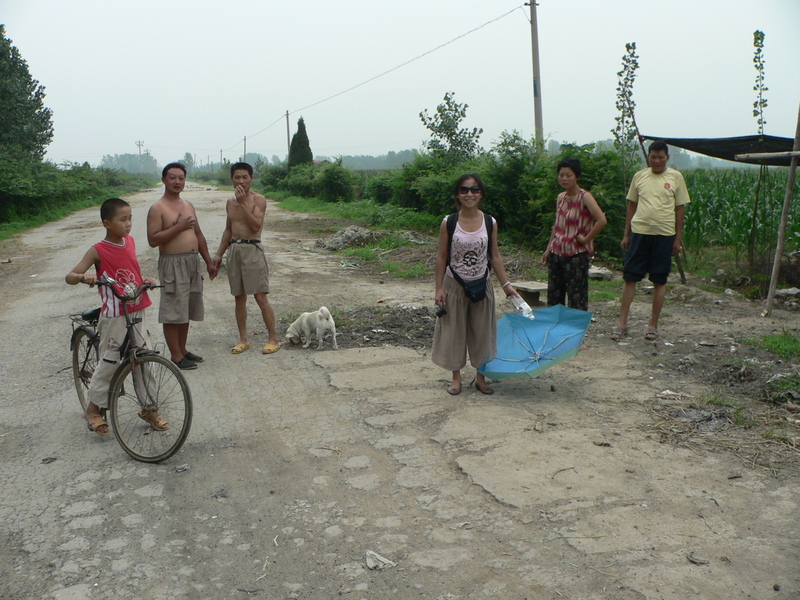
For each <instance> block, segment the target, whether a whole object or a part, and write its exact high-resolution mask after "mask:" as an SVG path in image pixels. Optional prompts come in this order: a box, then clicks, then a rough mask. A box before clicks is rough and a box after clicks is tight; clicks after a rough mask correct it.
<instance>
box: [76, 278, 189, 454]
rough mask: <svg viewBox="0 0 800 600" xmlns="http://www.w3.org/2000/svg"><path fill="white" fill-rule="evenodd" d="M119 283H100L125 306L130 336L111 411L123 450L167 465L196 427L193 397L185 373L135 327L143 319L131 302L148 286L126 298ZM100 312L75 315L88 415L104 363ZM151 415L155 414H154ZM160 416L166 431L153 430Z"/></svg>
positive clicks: (81, 395) (80, 384)
mask: <svg viewBox="0 0 800 600" xmlns="http://www.w3.org/2000/svg"><path fill="white" fill-rule="evenodd" d="M118 283H119V282H117V281H115V280H113V279H108V278H106V279H99V280H98V281H97V285H104V286H106V287H108V288H109V289H110V290H111V292H112V293H113V294H114V296H115V297H116V298H117V299H118V300H119V301H120V304H121V305H122V309H123V314H124V315H125V322H126V329H127V333H126V335H125V339H124V340H122V343H121V344H120V347H119V352H120V359H121V360H120V363H119V365H118V366H117V368H116V370H115V371H114V374H113V375H112V377H111V384H110V386H109V390H108V409H107V410H106V411H105V414H104V417H105V416H106V415H107V416H109V417H110V418H107V419H106V420H107V421H108V422H109V424H110V426H111V429H112V430H113V431H114V437H115V438H117V441H118V442H119V444H120V446H122V449H123V450H124V451H125V452H127V453H128V455H130V456H131V457H133V458H135V459H136V460H140V461H142V462H150V463H155V462H161V461H163V460H166V459H168V458H169V457H171V456H172V455H174V454H175V453H176V452H177V451H178V450H180V448H181V446H183V443H184V442H185V441H186V437H187V436H188V435H189V429H190V428H191V425H192V395H191V392H190V390H189V385H188V384H187V383H186V379H185V378H184V376H183V374H182V373H181V371H180V369H179V368H178V367H177V366H176V365H175V363H173V362H172V361H171V360H169V359H168V358H165V357H164V356H161V355H160V354H159V353H158V351H156V350H150V349H149V348H146V347H145V346H143V345H139V344H138V343H137V342H136V328H135V325H136V324H137V323H140V322H141V319H139V318H137V317H135V316H131V315H130V313H129V312H128V306H127V303H128V302H130V301H133V300H136V299H137V298H138V297H139V296H140V295H141V294H142V292H143V291H144V290H146V289H150V288H152V287H160V286H149V285H147V284H144V285H142V286H140V287H139V288H137V289H136V290H134V291H132V292H130V293H129V294H120V293H119V292H118V291H117V289H116V287H115V286H116V285H117V284H118ZM99 315H100V309H94V310H90V311H85V312H83V313H81V314H80V315H71V316H70V318H71V319H72V323H73V333H72V339H71V347H72V368H73V376H74V379H75V387H76V389H77V392H78V400H79V401H80V403H81V406H82V407H83V409H84V410H86V406H87V404H88V399H87V391H88V389H89V385H90V383H91V379H92V375H93V374H94V371H95V369H96V368H97V364H98V361H99V360H100V350H99V347H98V346H99V343H100V335H99V334H98V333H97V330H96V327H97V323H98V320H99ZM148 413H150V414H149V415H148ZM157 414H160V415H161V417H162V418H163V419H164V420H165V421H166V422H167V423H168V425H169V427H168V429H165V430H160V429H156V428H155V427H153V425H152V423H151V420H152V419H153V418H154V417H153V415H157Z"/></svg>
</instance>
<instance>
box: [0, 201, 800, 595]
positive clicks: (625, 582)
mask: <svg viewBox="0 0 800 600" xmlns="http://www.w3.org/2000/svg"><path fill="white" fill-rule="evenodd" d="M159 196H160V190H151V191H146V192H142V193H140V194H137V195H134V196H132V197H131V198H130V201H131V203H132V205H133V214H134V231H133V235H134V237H135V239H136V241H137V248H138V250H139V254H140V260H141V262H142V265H143V271H144V272H145V274H146V275H155V271H156V268H155V259H156V258H157V254H156V251H155V250H153V249H151V248H149V247H148V246H147V243H146V235H145V231H144V226H145V215H146V211H147V209H148V207H149V206H150V205H151V204H152V203H153V202H154V201H155V200H156V199H157V198H158V197H159ZM185 197H186V198H187V199H189V200H191V201H192V202H193V203H194V204H195V206H196V208H197V211H198V216H199V221H200V223H201V225H202V227H203V230H204V232H205V235H206V237H207V238H208V240H209V243H210V246H211V249H212V251H213V250H215V249H216V245H217V244H218V242H219V238H220V236H221V233H222V230H223V227H224V222H225V215H224V206H225V197H226V194H225V193H224V192H220V191H217V190H215V189H213V188H206V187H203V186H198V185H192V186H188V187H187V190H186V192H185ZM98 212H99V211H98V210H97V209H88V210H85V211H81V212H78V213H75V214H73V215H72V216H70V217H68V218H66V219H64V220H62V221H59V222H57V223H51V224H48V225H46V226H43V227H40V228H38V229H36V230H33V231H30V232H28V233H26V234H24V235H21V236H19V237H18V238H15V239H14V240H9V241H6V242H3V243H0V261H2V260H7V259H9V258H10V259H11V262H10V263H5V262H0V283H2V285H0V306H2V310H0V352H1V354H0V356H2V360H1V361H0V402H1V403H2V408H3V411H2V413H0V414H1V416H0V455H1V456H2V461H1V462H0V477H2V482H3V485H2V488H1V491H0V598H9V599H14V600H17V599H20V600H29V599H30V600H33V599H37V600H39V599H42V598H54V599H59V600H73V599H75V600H77V599H92V600H94V599H101V598H102V599H106V598H108V599H111V598H114V599H117V598H149V599H182V598H187V599H206V598H207V599H213V600H217V599H246V598H247V599H253V598H264V599H270V600H273V599H276V598H302V599H314V600H316V599H319V600H329V599H330V598H338V597H343V598H352V599H354V600H361V599H370V600H375V599H389V598H392V599H397V598H400V599H404V600H405V599H411V598H427V599H437V600H438V599H484V598H492V599H504V600H506V599H508V600H512V599H519V600H522V599H524V598H529V599H531V600H532V599H537V600H539V599H554V600H555V599H562V598H572V599H588V598H602V599H609V600H611V599H613V600H644V599H647V600H651V599H668V600H685V599H686V598H703V599H705V600H709V599H720V600H723V599H724V600H729V599H731V598H772V597H775V598H794V597H798V596H800V576H798V570H797V565H798V562H799V561H800V549H798V545H797V539H798V535H799V534H800V531H798V518H797V514H798V498H800V485H799V483H800V482H799V480H798V472H799V471H798V468H797V450H796V448H792V447H791V444H792V440H795V441H796V440H797V439H798V435H799V434H798V429H797V425H794V424H792V423H789V422H788V421H787V420H786V418H785V414H784V413H782V412H781V409H780V408H779V407H775V406H773V405H770V404H767V403H764V402H759V400H760V399H761V397H763V394H764V390H765V389H766V387H767V381H768V380H769V379H770V378H773V377H775V376H776V375H778V376H780V375H785V374H790V373H793V372H794V369H795V367H794V365H789V364H784V363H781V362H779V361H777V360H776V359H775V357H774V356H770V355H767V354H765V353H763V352H759V351H755V350H753V349H752V348H751V347H750V346H749V345H748V344H746V343H743V342H742V340H743V339H745V338H751V337H753V338H754V337H757V336H758V335H760V334H761V333H763V332H768V331H771V332H778V331H780V330H781V328H782V327H789V328H794V327H796V326H797V316H796V314H794V313H787V312H782V311H777V313H776V316H775V317H774V318H772V319H762V318H761V317H759V316H758V313H759V310H760V307H759V306H756V305H754V304H752V303H749V302H745V301H743V300H741V299H737V298H735V297H730V296H724V295H713V294H707V293H704V292H699V291H698V290H697V289H695V288H690V287H682V286H675V287H673V288H672V290H671V292H670V297H671V298H672V302H671V303H670V304H669V305H668V306H667V308H666V309H665V314H664V317H663V320H662V324H661V330H662V338H661V339H659V340H658V341H657V343H655V344H652V343H648V342H646V341H645V340H644V339H643V334H644V331H645V324H646V318H647V314H648V310H649V308H648V305H647V304H646V303H645V302H646V299H645V300H643V301H642V302H639V301H638V300H637V302H636V303H635V304H634V308H633V312H632V319H631V330H632V332H633V333H634V337H632V338H630V339H629V340H627V341H626V342H624V343H621V344H616V343H614V342H612V341H611V340H609V339H608V337H607V335H606V334H607V333H608V332H609V331H610V329H611V326H612V325H613V321H614V319H615V317H616V312H617V310H618V308H617V306H615V303H613V302H612V303H609V304H607V305H606V304H603V305H598V306H592V309H593V310H594V312H595V319H596V321H595V323H593V325H592V327H591V329H590V332H589V336H588V338H587V340H588V345H589V349H588V350H587V351H584V352H581V353H580V354H579V355H578V356H577V357H575V358H574V359H571V360H569V361H566V362H565V363H562V364H561V365H558V366H557V367H555V368H553V369H551V370H549V371H547V372H546V373H545V374H543V375H542V376H541V377H539V378H537V379H535V380H528V379H510V380H504V381H502V382H499V383H496V384H495V394H494V395H493V396H484V395H481V394H479V393H477V392H476V391H475V390H474V389H473V388H469V389H467V388H466V387H465V390H464V392H463V393H462V394H461V395H460V396H456V397H451V396H449V395H448V394H447V393H446V392H445V386H446V382H447V379H448V373H446V372H444V371H442V370H441V369H439V368H437V367H435V366H434V365H433V364H432V363H431V362H430V357H429V343H428V345H425V344H424V337H425V334H424V332H425V328H426V327H428V331H429V335H431V336H432V331H433V321H432V318H431V315H430V307H431V304H432V297H433V282H432V276H431V277H430V278H423V279H420V280H412V281H407V280H396V279H388V278H386V277H385V276H384V275H381V274H379V273H378V274H375V273H370V272H368V271H367V270H366V269H363V268H353V267H352V266H351V265H343V264H342V259H341V258H340V257H338V256H337V255H335V254H332V253H330V252H327V251H324V250H321V249H319V248H317V247H316V246H315V242H316V239H317V237H319V234H318V233H317V231H318V230H319V229H327V228H329V227H330V225H331V222H330V220H327V219H324V218H322V217H320V216H319V215H296V214H290V213H286V212H284V211H281V210H280V209H278V208H277V207H276V206H275V205H274V203H270V205H269V207H268V211H267V219H266V220H267V225H266V227H265V233H264V240H265V247H266V249H267V253H268V257H269V264H270V271H271V286H272V289H273V291H272V293H271V294H270V300H271V302H272V304H273V306H274V307H275V309H276V313H277V315H278V320H279V324H280V329H281V333H282V332H283V331H285V327H286V325H288V323H289V321H290V319H291V317H292V316H293V315H296V314H297V313H299V312H301V311H303V310H309V309H314V308H317V307H318V306H319V305H322V304H324V305H326V306H328V307H329V308H331V310H332V311H334V314H336V315H337V319H338V322H337V328H338V329H339V333H340V338H339V339H340V342H339V343H340V346H341V349H340V350H338V351H333V350H331V348H330V344H329V342H326V344H325V346H324V350H323V351H316V350H315V349H314V347H312V348H311V349H308V350H304V349H302V348H299V347H292V346H291V345H286V346H284V347H283V348H282V349H281V350H280V351H279V352H278V353H276V354H274V355H272V356H262V355H261V354H260V352H258V350H257V349H258V348H259V347H260V345H263V343H265V342H266V333H265V332H264V331H263V324H261V323H259V321H258V320H257V318H256V317H257V311H256V308H255V304H254V303H253V302H251V303H250V329H251V330H252V331H253V332H254V335H253V341H254V344H253V347H254V349H253V350H251V351H249V352H245V353H244V354H242V355H238V356H233V355H231V354H230V347H231V346H232V345H233V344H234V343H235V342H236V328H235V321H234V316H233V299H232V297H231V296H230V294H229V291H228V286H227V281H226V280H225V278H224V275H223V276H222V277H221V278H219V279H217V280H216V281H214V282H208V281H206V292H205V301H206V320H205V321H204V322H203V323H195V324H193V325H192V327H191V332H190V337H189V341H190V347H191V349H192V350H194V351H195V352H198V353H200V354H202V355H203V356H205V358H206V362H204V363H203V364H202V365H201V366H200V368H199V369H198V370H197V371H193V372H188V373H187V374H186V376H187V379H188V381H189V383H190V386H191V389H192V394H193V398H194V403H195V414H194V423H193V427H192V431H191V433H190V435H189V438H188V440H187V442H186V444H185V446H184V448H183V449H182V450H181V451H180V452H179V453H178V454H177V455H176V456H175V457H173V458H172V459H170V460H168V461H166V462H165V463H162V464H159V465H145V464H141V463H137V462H135V461H133V460H131V459H129V458H128V457H127V455H125V454H124V453H123V452H122V450H121V449H120V448H119V447H118V445H117V443H116V441H115V440H114V439H113V436H108V437H106V438H101V437H100V436H97V435H94V434H90V433H89V432H88V431H87V429H86V426H85V424H84V422H83V421H82V419H81V415H80V411H79V405H78V402H77V399H76V397H75V390H74V388H73V386H72V376H71V366H70V354H69V334H70V331H71V330H70V325H69V319H68V315H69V314H70V313H74V312H79V311H80V310H83V309H85V308H88V307H90V306H92V305H94V304H96V301H97V298H96V295H95V294H96V293H95V292H94V291H91V290H89V289H88V288H86V287H83V286H76V287H70V286H67V285H66V284H64V282H63V278H64V275H65V274H66V273H67V272H68V271H69V269H71V268H72V267H73V266H74V265H75V264H76V263H77V262H78V260H79V259H80V258H81V257H82V256H83V253H84V252H85V251H86V249H87V248H88V247H89V245H90V244H91V243H94V242H96V241H97V240H99V239H101V237H102V235H103V230H102V227H101V226H100V223H99V219H98V215H97V213H98ZM426 251H427V250H425V249H424V247H423V249H422V250H420V251H419V252H420V253H421V254H424V253H425V252H426ZM429 251H430V252H431V253H432V252H434V249H433V248H432V247H431V248H430V249H429ZM157 296H158V294H157V293H156V294H155V302H157V301H158V299H157ZM498 306H499V307H502V308H503V309H504V310H505V303H502V302H499V303H498ZM150 315H151V319H150V323H151V325H152V329H153V330H154V331H153V333H154V337H155V339H156V340H157V341H158V340H162V339H163V338H162V337H161V332H160V331H159V328H158V326H157V324H155V321H156V310H155V309H154V308H153V309H150ZM471 378H472V375H471V374H469V373H468V374H467V376H466V377H465V380H466V381H469V380H470V379H471ZM712 398H716V399H717V400H718V401H717V402H712V403H708V402H707V400H708V399H712ZM722 400H724V402H723V401H722ZM726 403H727V405H726ZM736 406H742V407H745V408H747V409H748V411H749V412H748V413H747V414H748V415H749V418H750V419H751V420H752V424H751V425H750V427H749V428H745V427H741V426H737V425H736V423H737V419H738V420H739V421H738V422H740V421H741V418H742V415H743V413H742V411H741V410H740V411H739V412H738V413H736V410H735V407H736ZM768 431H772V432H773V433H772V434H771V435H772V437H770V435H768V434H767V432H768ZM775 438H780V439H778V440H776V439H775ZM795 445H796V442H795ZM179 467H180V468H179ZM370 551H371V552H374V553H377V554H378V555H380V556H381V557H384V558H385V559H387V560H388V561H391V563H389V564H386V565H385V568H383V569H377V568H376V569H372V568H370V564H372V563H370V562H369V561H368V557H369V556H371V555H370ZM373 566H374V565H373ZM776 590H780V591H779V592H778V591H776Z"/></svg>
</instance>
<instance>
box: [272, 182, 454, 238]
mask: <svg viewBox="0 0 800 600" xmlns="http://www.w3.org/2000/svg"><path fill="white" fill-rule="evenodd" d="M268 196H269V197H270V198H273V199H275V200H278V202H279V203H280V207H281V208H283V209H284V210H289V211H292V212H316V213H325V214H327V215H330V216H332V217H336V218H339V219H347V220H350V221H356V222H359V223H363V224H364V225H368V226H371V227H380V228H381V229H389V230H394V231H397V230H403V229H406V230H409V229H411V230H416V231H426V232H433V231H436V229H437V228H438V227H439V223H441V220H442V218H441V216H437V215H429V214H425V213H420V212H417V211H414V210H411V209H408V208H402V207H400V206H392V205H389V204H376V203H375V202H373V201H372V200H358V201H356V202H323V201H322V200H317V199H315V198H300V197H298V196H289V195H285V194H284V193H280V192H279V193H270V194H268Z"/></svg>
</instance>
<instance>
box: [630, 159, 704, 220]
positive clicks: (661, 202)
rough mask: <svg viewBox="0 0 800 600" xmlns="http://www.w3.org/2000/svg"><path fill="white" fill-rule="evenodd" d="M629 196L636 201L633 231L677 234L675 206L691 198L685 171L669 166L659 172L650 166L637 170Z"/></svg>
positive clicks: (632, 200)
mask: <svg viewBox="0 0 800 600" xmlns="http://www.w3.org/2000/svg"><path fill="white" fill-rule="evenodd" d="M628 200H630V201H631V202H636V203H637V206H636V214H634V215H633V219H631V231H632V232H633V233H639V234H643V235H675V207H676V206H683V205H684V204H688V203H689V202H690V199H689V192H688V191H687V190H686V182H685V181H684V180H683V175H681V173H680V171H676V170H675V169H671V168H669V167H667V169H666V171H664V172H663V173H659V174H656V173H653V171H652V170H651V169H650V168H649V167H648V168H647V169H642V170H641V171H639V172H638V173H636V175H634V176H633V180H632V181H631V187H630V189H629V190H628Z"/></svg>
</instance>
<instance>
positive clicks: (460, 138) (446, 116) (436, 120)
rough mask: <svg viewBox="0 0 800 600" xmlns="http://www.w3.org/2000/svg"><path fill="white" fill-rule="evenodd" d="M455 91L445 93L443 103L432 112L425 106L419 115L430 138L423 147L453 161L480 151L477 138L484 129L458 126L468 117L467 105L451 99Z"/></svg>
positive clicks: (472, 155)
mask: <svg viewBox="0 0 800 600" xmlns="http://www.w3.org/2000/svg"><path fill="white" fill-rule="evenodd" d="M454 96H455V92H447V93H446V94H445V95H444V102H442V104H440V105H439V106H437V107H436V113H435V114H434V115H429V114H428V109H425V110H424V111H422V112H421V113H419V118H420V120H422V123H423V124H424V125H425V127H426V129H428V131H430V132H431V139H429V140H428V141H427V142H425V143H424V146H425V147H426V148H427V149H428V150H430V151H431V152H433V153H434V154H442V155H444V156H445V157H446V158H448V159H451V160H452V161H459V160H466V159H469V158H472V157H474V156H476V155H478V154H480V153H481V152H482V149H481V147H480V145H479V144H478V140H479V139H480V137H481V134H482V133H483V129H478V128H477V127H473V128H472V129H471V130H470V129H467V128H465V127H461V123H462V121H463V120H464V119H465V118H466V117H467V108H469V105H468V104H459V103H458V102H456V101H455V100H454V98H453V97H454Z"/></svg>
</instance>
